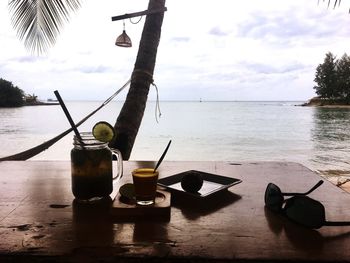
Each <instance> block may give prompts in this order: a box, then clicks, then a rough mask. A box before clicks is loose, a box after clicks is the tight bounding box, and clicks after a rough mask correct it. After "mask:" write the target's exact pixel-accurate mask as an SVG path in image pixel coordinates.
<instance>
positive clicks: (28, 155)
mask: <svg viewBox="0 0 350 263" xmlns="http://www.w3.org/2000/svg"><path fill="white" fill-rule="evenodd" d="M130 82H131V79H129V80H128V81H127V82H126V83H125V84H124V85H123V86H122V87H121V88H120V89H118V90H117V91H116V92H115V93H114V94H113V95H112V96H110V97H109V98H108V99H106V100H105V101H104V102H103V103H102V104H101V105H100V106H99V107H98V108H97V109H95V110H94V111H92V112H91V113H90V114H88V115H87V116H86V117H85V118H83V119H82V120H81V121H79V122H78V123H76V124H75V126H77V127H79V126H80V125H81V124H83V123H84V122H85V121H86V120H88V119H89V118H90V117H91V116H92V115H94V114H95V113H96V112H98V111H99V110H100V109H102V108H103V107H104V106H106V105H107V104H108V103H109V102H110V101H111V100H112V99H113V98H114V97H115V96H117V95H118V94H119V93H120V92H121V91H122V90H123V89H124V88H125V87H127V86H128V85H129V84H130ZM72 130H73V129H72V128H69V129H68V130H66V131H64V132H62V133H61V134H59V135H57V136H56V137H54V138H52V139H51V140H49V141H46V142H44V143H42V144H39V145H38V146H35V147H33V148H30V149H29V150H26V151H23V152H20V153H17V154H14V155H10V156H7V157H3V158H0V162H1V161H20V160H21V161H23V160H27V159H29V158H32V157H33V156H35V155H37V154H39V153H41V152H43V151H44V150H46V149H48V148H49V147H50V146H52V145H53V144H55V143H56V142H58V141H59V140H60V139H62V138H63V137H64V136H66V135H67V134H68V133H70V132H71V131H72Z"/></svg>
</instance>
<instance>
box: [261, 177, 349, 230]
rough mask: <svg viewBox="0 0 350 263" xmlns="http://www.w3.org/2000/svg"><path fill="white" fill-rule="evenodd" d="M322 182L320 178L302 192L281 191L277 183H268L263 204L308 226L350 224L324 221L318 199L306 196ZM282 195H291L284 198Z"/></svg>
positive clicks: (323, 214) (347, 224)
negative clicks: (307, 189)
mask: <svg viewBox="0 0 350 263" xmlns="http://www.w3.org/2000/svg"><path fill="white" fill-rule="evenodd" d="M322 184H323V181H322V180H320V181H319V182H318V183H317V184H315V185H314V186H313V187H312V188H311V189H310V190H309V191H307V192H304V193H283V192H282V191H281V189H280V188H279V187H278V186H277V185H275V184H273V183H269V184H268V185H267V187H266V191H265V206H266V207H267V208H268V209H269V210H271V211H274V212H277V213H281V214H283V215H285V216H286V217H287V218H288V219H290V220H291V221H293V222H295V223H298V224H300V225H303V226H305V227H308V228H313V229H317V228H320V227H322V226H350V222H349V221H343V222H334V221H326V213H325V208H324V206H323V205H322V204H321V203H320V202H319V201H317V200H314V199H312V198H310V197H308V196H307V195H308V194H310V193H312V192H313V191H314V190H316V189H317V188H318V187H319V186H320V185H322ZM284 196H292V197H291V198H288V199H286V200H285V199H284ZM284 203H285V204H284ZM283 204H284V206H283Z"/></svg>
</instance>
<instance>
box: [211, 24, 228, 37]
mask: <svg viewBox="0 0 350 263" xmlns="http://www.w3.org/2000/svg"><path fill="white" fill-rule="evenodd" d="M209 34H210V35H214V36H227V35H228V33H227V32H225V31H224V30H222V29H221V28H220V27H219V26H216V27H213V28H212V29H210V31H209Z"/></svg>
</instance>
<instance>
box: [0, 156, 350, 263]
mask: <svg viewBox="0 0 350 263" xmlns="http://www.w3.org/2000/svg"><path fill="white" fill-rule="evenodd" d="M152 165H154V163H153V162H151V163H149V162H148V163H147V162H125V163H124V179H123V180H124V181H123V182H120V183H124V182H126V181H130V180H131V175H130V171H131V170H132V169H134V168H136V167H142V166H152ZM190 169H197V170H201V171H207V172H212V173H216V174H220V175H224V176H231V177H235V178H239V179H242V180H243V182H242V183H241V184H238V185H236V186H233V187H231V188H230V189H229V191H225V192H223V193H222V194H221V195H220V196H219V197H216V198H212V199H209V200H206V201H205V202H204V203H203V202H198V201H196V202H195V201H193V200H192V199H189V200H182V199H180V198H174V199H173V200H172V202H173V203H172V208H171V218H170V221H169V222H156V221H141V222H125V223H124V222H122V223H120V222H119V223H116V222H114V221H113V220H112V219H111V217H110V216H109V213H108V210H109V204H106V205H101V206H99V207H96V208H94V209H91V208H86V207H81V206H79V205H77V204H76V202H74V201H73V200H74V197H73V195H72V194H71V190H70V162H65V161H23V162H22V161H18V162H17V161H13V162H1V163H0V185H1V192H0V262H7V261H11V262H21V261H23V262H27V261H29V260H34V261H41V262H46V261H47V260H51V261H53V262H56V261H59V262H95V261H98V260H101V261H103V262H109V261H111V262H138V261H142V262H143V261H144V260H145V259H148V260H150V261H152V262H181V261H182V260H183V261H187V262H188V261H189V260H192V261H191V262H196V261H198V262H208V261H213V262H218V261H219V260H222V261H239V262H242V261H253V262H261V261H267V262H269V261H280V262H286V261H318V262H321V261H324V262H329V261H332V262H336V261H342V262H350V227H349V226H348V227H322V228H321V229H319V230H309V229H305V228H303V227H301V226H299V225H296V224H294V223H292V222H290V221H288V219H286V218H284V217H282V216H280V215H277V214H274V213H272V212H270V211H268V210H266V209H265V208H264V192H265V188H266V185H267V183H269V182H274V183H276V184H277V185H279V186H280V187H281V189H282V190H283V191H292V192H297V191H300V192H303V191H305V190H307V189H309V188H310V187H311V186H313V185H314V184H315V183H316V182H317V181H318V180H320V177H319V176H318V175H316V174H315V173H313V172H312V171H310V170H309V169H307V168H306V167H304V166H302V165H300V164H297V163H278V162H257V163H242V164H236V163H229V162H164V163H163V164H162V165H161V168H160V169H159V171H160V175H161V177H166V176H170V175H172V174H175V173H179V172H183V171H186V170H190ZM118 188H119V186H118V185H116V186H115V189H116V190H118ZM310 196H311V197H313V198H315V199H317V200H319V201H321V202H322V203H323V204H324V206H325V207H326V218H327V219H328V220H333V221H339V220H350V195H349V194H348V193H346V192H344V191H343V190H341V189H339V188H337V187H336V186H334V185H332V184H331V183H329V182H325V183H324V184H323V185H322V186H321V187H320V188H319V189H317V190H316V191H315V192H313V193H312V194H311V195H310ZM173 197H174V195H173ZM141 259H142V260H141Z"/></svg>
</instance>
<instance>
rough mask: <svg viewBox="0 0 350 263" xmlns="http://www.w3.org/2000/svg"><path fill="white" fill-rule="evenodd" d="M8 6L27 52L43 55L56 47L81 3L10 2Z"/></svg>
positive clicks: (48, 0) (53, 0) (54, 0)
mask: <svg viewBox="0 0 350 263" xmlns="http://www.w3.org/2000/svg"><path fill="white" fill-rule="evenodd" d="M8 6H9V10H10V13H11V22H12V25H13V27H14V28H15V30H16V31H17V36H18V37H19V38H20V39H21V40H23V39H24V45H25V47H26V48H27V49H28V50H30V51H31V52H32V53H38V54H41V53H45V52H46V51H47V50H48V48H49V47H50V46H52V45H54V44H55V43H56V39H57V36H58V35H59V33H60V30H61V28H62V27H63V25H64V22H67V21H68V20H69V17H70V14H71V13H72V12H74V11H76V10H77V9H78V8H79V7H80V0H10V1H9V4H8Z"/></svg>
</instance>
